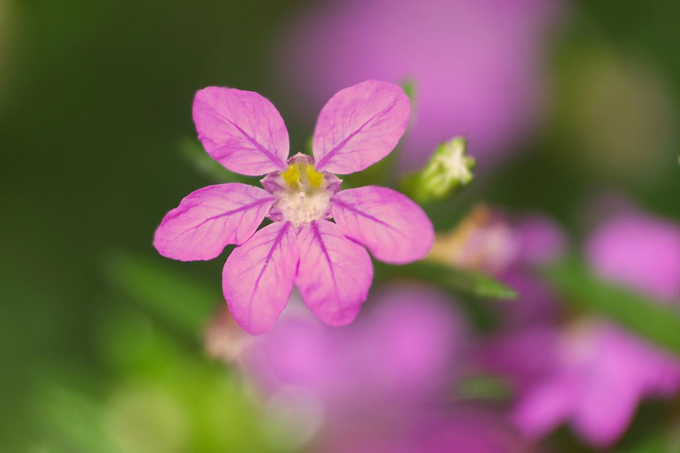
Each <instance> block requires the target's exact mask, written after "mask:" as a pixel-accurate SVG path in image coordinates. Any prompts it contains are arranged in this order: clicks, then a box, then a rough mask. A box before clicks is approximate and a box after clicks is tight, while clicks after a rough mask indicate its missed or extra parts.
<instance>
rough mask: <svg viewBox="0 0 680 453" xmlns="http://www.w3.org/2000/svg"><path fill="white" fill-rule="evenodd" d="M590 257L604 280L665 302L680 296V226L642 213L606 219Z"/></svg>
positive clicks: (590, 248) (592, 240) (590, 244)
mask: <svg viewBox="0 0 680 453" xmlns="http://www.w3.org/2000/svg"><path fill="white" fill-rule="evenodd" d="M587 255H588V259H589V261H590V263H591V264H592V266H593V267H594V268H595V270H596V271H597V272H598V273H599V274H600V275H601V276H602V277H603V278H607V279H610V280H612V281H615V282H619V283H621V284H623V285H629V286H631V287H633V288H635V289H637V290H638V291H643V292H646V293H649V294H651V295H653V296H656V297H659V298H663V299H666V300H671V299H674V298H675V297H677V296H678V294H680V227H679V226H678V225H676V224H674V223H671V222H668V221H664V220H661V219H658V218H655V217H652V216H649V215H645V214H642V213H635V212H632V213H625V214H620V215H618V216H615V217H613V218H611V219H609V220H607V221H606V222H605V223H604V224H603V225H602V226H601V227H600V228H598V230H597V231H596V232H595V233H594V234H593V235H592V237H591V238H590V239H589V241H588V245H587Z"/></svg>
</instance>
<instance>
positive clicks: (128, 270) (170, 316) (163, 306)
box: [105, 253, 223, 335]
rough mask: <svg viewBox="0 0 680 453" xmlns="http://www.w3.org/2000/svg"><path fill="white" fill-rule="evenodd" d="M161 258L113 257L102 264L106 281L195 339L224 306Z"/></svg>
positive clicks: (203, 286)
mask: <svg viewBox="0 0 680 453" xmlns="http://www.w3.org/2000/svg"><path fill="white" fill-rule="evenodd" d="M162 260H163V259H162V258H150V257H143V256H141V255H137V254H130V253H116V254H113V255H111V256H109V257H108V259H107V260H106V262H105V275H106V277H107V279H108V281H109V282H110V283H111V284H112V285H113V286H114V287H116V288H117V289H119V290H120V291H121V292H123V293H124V294H125V295H127V296H128V297H130V298H132V299H133V300H135V301H137V302H139V303H141V304H143V305H144V306H146V307H147V308H148V309H150V310H151V311H152V312H154V313H155V314H158V315H160V316H162V317H163V318H165V319H166V320H167V321H169V322H171V323H173V324H174V325H176V326H177V327H180V328H182V329H184V330H186V331H188V332H189V333H191V334H192V335H198V334H199V333H200V332H201V329H202V328H203V327H204V324H205V321H206V319H207V318H208V316H209V315H210V314H211V313H212V311H213V310H214V309H215V307H216V306H218V305H219V304H220V303H221V302H223V297H222V295H221V294H220V291H219V284H216V285H215V287H214V288H213V287H212V286H210V285H207V284H204V283H203V282H201V281H198V280H196V279H193V278H191V277H189V276H187V275H186V274H185V273H182V272H177V271H175V270H173V269H171V268H169V266H168V265H167V264H166V263H164V262H163V261H162Z"/></svg>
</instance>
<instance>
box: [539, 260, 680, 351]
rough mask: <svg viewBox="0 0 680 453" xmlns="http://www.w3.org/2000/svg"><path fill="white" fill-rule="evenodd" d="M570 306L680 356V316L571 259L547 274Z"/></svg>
mask: <svg viewBox="0 0 680 453" xmlns="http://www.w3.org/2000/svg"><path fill="white" fill-rule="evenodd" d="M546 275H547V277H548V279H549V280H550V281H551V282H552V283H553V284H554V285H555V286H556V288H557V290H558V291H559V292H560V293H562V295H563V296H564V298H565V301H566V302H567V303H570V304H572V305H573V306H575V307H577V308H580V309H585V310H588V311H592V312H594V313H598V314H600V315H602V316H604V317H606V318H609V319H611V320H612V321H614V322H616V323H618V324H620V325H621V326H623V327H625V328H627V329H628V330H630V331H632V332H634V333H636V334H638V335H641V336H642V337H644V338H646V339H648V340H650V341H651V342H654V343H656V344H657V345H659V346H662V347H663V348H665V349H667V350H669V351H672V352H673V353H675V354H678V355H680V315H679V314H678V312H677V311H676V310H675V309H673V308H671V307H668V306H664V305H663V304H662V303H661V302H658V301H655V300H653V299H652V298H650V297H649V296H646V295H642V294H639V293H637V292H635V291H633V290H631V289H627V288H623V287H620V286H617V285H614V284H611V283H607V282H603V281H601V280H598V279H597V278H595V277H594V276H593V275H592V274H591V273H590V272H589V271H588V269H587V268H586V266H585V265H584V264H582V263H581V262H579V261H578V260H575V259H570V260H567V261H565V262H563V263H561V264H559V265H557V266H555V267H553V268H551V269H549V270H548V271H547V272H546Z"/></svg>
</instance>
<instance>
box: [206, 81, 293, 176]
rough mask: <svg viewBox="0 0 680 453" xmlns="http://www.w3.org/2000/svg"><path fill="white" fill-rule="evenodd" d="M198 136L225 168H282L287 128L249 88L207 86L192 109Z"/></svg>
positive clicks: (256, 172) (244, 170)
mask: <svg viewBox="0 0 680 453" xmlns="http://www.w3.org/2000/svg"><path fill="white" fill-rule="evenodd" d="M193 116H194V123H196V130H197V131H198V138H199V140H201V142H203V146H204V147H205V150H206V151H207V152H208V154H210V156H211V157H212V158H213V159H215V160H216V161H218V162H219V163H221V164H222V165H224V166H225V167H227V168H228V169H229V170H231V171H234V172H237V173H242V174H244V175H263V174H265V173H269V172H271V171H275V170H284V169H285V168H286V158H287V157H288V151H289V147H290V145H289V142H288V131H287V130H286V125H285V124H284V122H283V118H281V115H280V114H279V112H278V110H276V107H274V105H273V104H272V103H271V102H269V100H267V99H266V98H264V97H262V96H260V95H259V94H257V93H254V92H252V91H241V90H237V89H235V88H223V87H208V88H204V89H202V90H200V91H198V92H197V93H196V97H195V98H194V108H193Z"/></svg>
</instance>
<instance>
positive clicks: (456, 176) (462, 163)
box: [403, 137, 475, 203]
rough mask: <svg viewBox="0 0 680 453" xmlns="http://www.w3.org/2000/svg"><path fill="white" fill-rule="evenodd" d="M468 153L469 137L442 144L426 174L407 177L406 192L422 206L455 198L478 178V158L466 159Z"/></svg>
mask: <svg viewBox="0 0 680 453" xmlns="http://www.w3.org/2000/svg"><path fill="white" fill-rule="evenodd" d="M466 151H467V140H466V139H465V137H455V138H453V139H451V140H449V141H447V142H444V143H441V144H440V145H439V146H437V149H436V150H435V152H434V153H433V154H432V157H430V160H429V161H428V162H427V164H426V165H425V168H423V170H422V171H420V172H418V173H415V174H412V175H410V176H408V177H407V178H405V180H404V184H403V186H404V189H405V190H406V191H407V192H408V193H409V194H410V195H411V196H412V197H413V198H414V199H415V200H416V201H418V202H420V203H428V202H431V201H436V200H441V199H444V198H446V197H448V196H451V195H452V194H453V193H455V192H456V191H457V190H458V189H460V188H463V187H465V186H467V185H468V184H470V182H472V180H473V179H474V174H473V173H472V170H473V169H474V167H475V159H474V158H472V157H469V156H466V155H465V153H466Z"/></svg>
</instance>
